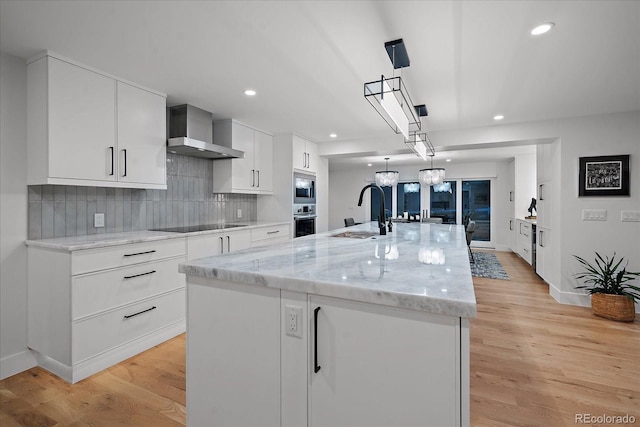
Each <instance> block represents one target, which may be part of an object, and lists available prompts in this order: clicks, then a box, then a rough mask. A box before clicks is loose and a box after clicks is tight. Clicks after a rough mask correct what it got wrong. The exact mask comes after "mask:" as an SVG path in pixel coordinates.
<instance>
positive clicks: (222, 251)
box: [220, 236, 224, 254]
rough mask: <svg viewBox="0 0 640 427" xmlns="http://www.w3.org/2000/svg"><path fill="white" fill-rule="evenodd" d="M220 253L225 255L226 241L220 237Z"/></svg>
mask: <svg viewBox="0 0 640 427" xmlns="http://www.w3.org/2000/svg"><path fill="white" fill-rule="evenodd" d="M220 253H221V254H223V253H224V239H223V238H222V236H220Z"/></svg>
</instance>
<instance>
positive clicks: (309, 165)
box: [307, 153, 311, 169]
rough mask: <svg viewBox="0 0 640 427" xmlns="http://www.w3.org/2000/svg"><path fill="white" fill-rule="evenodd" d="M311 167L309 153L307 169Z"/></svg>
mask: <svg viewBox="0 0 640 427" xmlns="http://www.w3.org/2000/svg"><path fill="white" fill-rule="evenodd" d="M310 167H311V155H310V154H309V153H307V169H309V168H310Z"/></svg>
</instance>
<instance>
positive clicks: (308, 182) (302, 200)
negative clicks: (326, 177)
mask: <svg viewBox="0 0 640 427" xmlns="http://www.w3.org/2000/svg"><path fill="white" fill-rule="evenodd" d="M293 203H294V204H296V205H315V204H316V177H315V175H309V174H306V173H299V172H296V173H294V174H293ZM294 214H295V211H294Z"/></svg>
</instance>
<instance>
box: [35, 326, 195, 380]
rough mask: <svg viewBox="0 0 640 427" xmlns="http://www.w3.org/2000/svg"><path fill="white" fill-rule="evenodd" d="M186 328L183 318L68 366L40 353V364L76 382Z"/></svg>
mask: <svg viewBox="0 0 640 427" xmlns="http://www.w3.org/2000/svg"><path fill="white" fill-rule="evenodd" d="M185 330H186V321H185V320H181V321H179V322H176V323H174V324H172V325H169V326H167V327H165V328H162V329H160V330H157V331H154V332H152V333H150V334H147V335H145V336H143V337H140V338H139V339H136V340H134V341H130V342H128V343H125V344H123V345H120V346H118V347H115V348H113V349H111V350H108V351H106V352H104V353H101V354H99V355H96V356H94V357H92V358H90V359H86V360H83V361H82V362H78V363H76V364H75V365H73V366H67V365H65V364H63V363H60V362H58V361H57V360H54V359H51V358H50V357H47V356H45V355H42V354H39V353H38V356H37V358H38V360H37V361H38V365H39V366H41V367H42V368H44V369H46V370H47V371H49V372H51V373H52V374H54V375H57V376H59V377H60V378H62V379H63V380H65V381H67V382H69V383H71V384H74V383H77V382H78V381H80V380H83V379H85V378H87V377H89V376H91V375H93V374H95V373H97V372H100V371H102V370H103V369H106V368H109V367H111V366H113V365H115V364H117V363H120V362H122V361H123V360H126V359H128V358H130V357H132V356H135V355H136V354H139V353H142V352H143V351H145V350H148V349H150V348H151V347H153V346H156V345H158V344H161V343H163V342H165V341H167V340H169V339H171V338H173V337H175V336H177V335H180V334H181V333H183V332H184V331H185Z"/></svg>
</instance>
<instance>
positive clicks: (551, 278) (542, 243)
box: [536, 227, 560, 286]
mask: <svg viewBox="0 0 640 427" xmlns="http://www.w3.org/2000/svg"><path fill="white" fill-rule="evenodd" d="M537 233H538V237H537V240H536V273H538V276H540V277H542V278H543V279H544V281H545V282H547V283H548V284H550V285H554V286H555V285H556V284H557V283H558V282H559V277H560V272H559V270H560V267H559V262H558V255H557V254H558V248H557V246H558V243H557V242H556V241H555V240H554V237H555V236H554V234H553V230H551V229H549V228H546V227H538V230H537Z"/></svg>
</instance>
